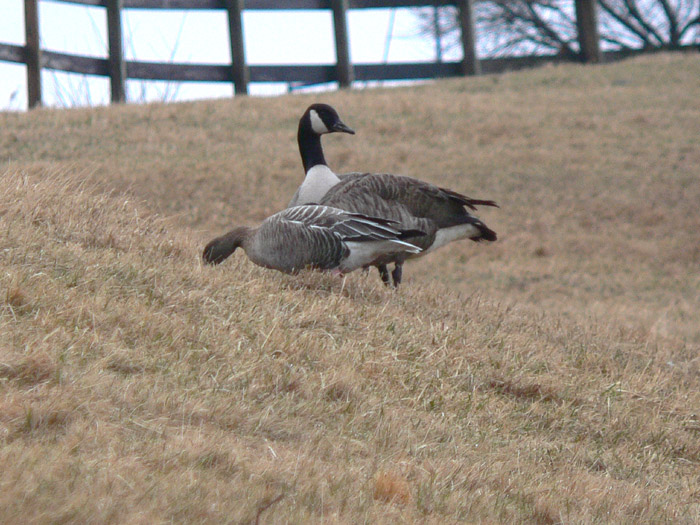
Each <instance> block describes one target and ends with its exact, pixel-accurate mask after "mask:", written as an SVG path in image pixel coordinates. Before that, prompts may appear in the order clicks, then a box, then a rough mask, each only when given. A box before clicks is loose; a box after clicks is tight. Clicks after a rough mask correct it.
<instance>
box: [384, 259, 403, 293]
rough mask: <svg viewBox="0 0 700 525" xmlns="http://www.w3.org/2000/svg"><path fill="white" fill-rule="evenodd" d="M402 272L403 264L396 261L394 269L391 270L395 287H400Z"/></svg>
mask: <svg viewBox="0 0 700 525" xmlns="http://www.w3.org/2000/svg"><path fill="white" fill-rule="evenodd" d="M385 268H386V267H385ZM402 273H403V265H401V264H399V263H396V264H395V265H394V271H392V272H391V277H392V279H394V288H398V287H399V284H401V274H402Z"/></svg>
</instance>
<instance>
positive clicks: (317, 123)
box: [309, 109, 329, 135]
mask: <svg viewBox="0 0 700 525" xmlns="http://www.w3.org/2000/svg"><path fill="white" fill-rule="evenodd" d="M309 117H310V118H311V129H313V130H314V133H316V134H317V135H323V134H324V133H328V132H329V131H328V128H327V127H326V125H325V124H324V123H323V120H321V117H319V116H318V113H317V112H316V110H314V109H312V110H311V112H310V113H309Z"/></svg>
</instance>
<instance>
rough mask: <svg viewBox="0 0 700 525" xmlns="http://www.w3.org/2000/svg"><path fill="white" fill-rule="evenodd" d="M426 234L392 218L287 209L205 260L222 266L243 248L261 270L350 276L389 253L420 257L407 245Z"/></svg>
mask: <svg viewBox="0 0 700 525" xmlns="http://www.w3.org/2000/svg"><path fill="white" fill-rule="evenodd" d="M420 234H421V232H418V231H415V230H411V231H403V230H401V229H399V228H398V227H397V226H396V224H395V222H394V221H392V220H389V219H382V218H376V217H368V216H366V215H363V214H360V213H351V212H348V211H345V210H340V209H337V208H331V207H329V206H317V205H304V206H295V207H292V208H287V209H285V210H282V211H280V212H278V213H275V214H274V215H271V216H270V217H268V218H267V219H265V220H264V221H263V222H262V223H261V224H260V226H258V227H257V228H250V227H247V226H240V227H237V228H234V229H233V230H231V231H229V232H228V233H226V234H224V235H222V236H220V237H217V238H215V239H213V240H212V241H210V242H209V243H208V244H207V246H206V247H205V248H204V252H203V253H202V257H203V259H204V261H205V262H206V263H208V264H219V263H221V262H222V261H224V260H225V259H226V258H227V257H228V256H229V255H231V254H232V253H233V252H234V251H235V250H236V248H238V247H242V248H243V249H244V250H245V252H246V255H247V256H248V258H249V259H250V260H251V261H252V262H253V263H255V264H257V265H258V266H262V267H264V268H271V269H274V270H279V271H280V272H284V273H289V274H294V273H297V272H299V271H300V270H303V269H306V268H311V269H317V270H329V271H331V272H333V273H335V274H341V275H342V274H346V273H349V272H352V271H353V270H356V269H357V268H361V267H364V266H367V265H368V264H370V263H371V262H372V261H374V260H376V259H377V258H380V257H382V256H383V255H384V254H385V253H388V252H395V251H401V252H404V251H406V252H408V253H418V252H419V251H420V248H418V247H417V246H415V245H413V244H410V243H408V242H406V241H404V240H402V239H403V238H405V237H411V238H419V237H420Z"/></svg>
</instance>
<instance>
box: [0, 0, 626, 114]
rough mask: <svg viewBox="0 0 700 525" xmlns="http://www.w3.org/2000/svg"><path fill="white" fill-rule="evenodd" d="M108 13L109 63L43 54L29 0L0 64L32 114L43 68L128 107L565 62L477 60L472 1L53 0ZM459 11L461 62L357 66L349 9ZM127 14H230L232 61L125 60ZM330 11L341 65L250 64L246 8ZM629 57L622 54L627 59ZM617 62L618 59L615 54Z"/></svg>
mask: <svg viewBox="0 0 700 525" xmlns="http://www.w3.org/2000/svg"><path fill="white" fill-rule="evenodd" d="M52 1H54V2H63V3H71V4H79V5H83V6H94V7H103V8H106V11H107V31H108V42H109V56H108V58H92V57H86V56H79V55H71V54H65V53H57V52H53V51H46V50H42V49H41V46H40V32H39V10H38V3H39V0H24V6H25V8H24V11H25V37H26V44H25V45H24V46H17V45H11V44H3V43H0V61H7V62H17V63H22V64H25V65H26V66H27V97H28V105H29V107H30V108H32V107H35V106H38V105H41V69H52V70H57V71H66V72H72V73H81V74H86V75H97V76H106V77H109V78H110V85H111V100H112V102H115V103H118V102H125V100H126V89H125V82H126V80H127V79H140V80H166V81H206V82H229V83H233V84H234V86H235V92H236V94H246V93H247V92H248V84H249V83H250V82H289V83H296V82H298V83H302V84H319V83H325V82H334V81H337V82H338V83H339V85H340V87H349V86H350V85H351V84H352V82H353V81H355V80H362V81H366V80H410V79H423V78H439V77H450V76H459V75H478V74H479V73H482V72H483V73H494V72H500V71H504V70H511V69H519V68H522V67H529V66H532V65H537V64H540V63H544V62H552V61H561V60H565V58H563V57H559V56H539V57H535V56H533V57H518V58H499V59H489V60H478V59H477V57H476V45H475V41H476V36H475V29H474V22H473V12H472V3H473V0H286V1H285V2H279V1H276V0H52ZM575 2H576V17H577V28H578V32H579V44H580V49H581V53H580V59H581V60H582V61H584V62H598V61H600V60H601V52H600V48H599V38H598V29H597V19H596V10H595V2H596V0H575ZM426 6H436V7H444V6H453V7H456V8H457V9H458V10H459V17H458V19H459V21H460V26H461V30H462V51H463V57H464V58H463V59H462V61H461V62H437V63H408V64H406V63H402V64H352V63H351V62H350V57H349V35H348V30H347V11H348V10H349V9H379V8H406V7H426ZM124 9H199V10H224V11H226V12H227V14H228V22H229V41H230V46H231V58H232V63H231V64H230V65H225V64H223V65H218V64H171V63H153V62H141V61H126V60H124V54H123V41H124V40H123V35H122V27H121V13H122V10H124ZM282 9H283V10H315V9H323V10H331V11H332V13H333V27H334V34H335V42H336V64H335V65H266V66H255V65H253V66H250V65H248V64H246V63H245V58H244V57H245V49H244V45H243V26H242V14H243V11H244V10H282ZM624 54H625V53H623V55H624ZM611 56H612V55H611Z"/></svg>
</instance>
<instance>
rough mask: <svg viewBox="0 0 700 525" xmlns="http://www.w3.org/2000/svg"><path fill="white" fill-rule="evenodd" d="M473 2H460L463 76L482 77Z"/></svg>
mask: <svg viewBox="0 0 700 525" xmlns="http://www.w3.org/2000/svg"><path fill="white" fill-rule="evenodd" d="M473 4H474V2H473V0H459V1H458V3H457V7H458V9H459V24H460V27H461V29H462V52H463V54H464V57H463V58H462V74H463V75H480V74H481V64H480V63H479V59H478V58H477V56H476V30H475V28H474V11H473V7H474V5H473Z"/></svg>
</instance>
